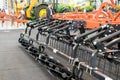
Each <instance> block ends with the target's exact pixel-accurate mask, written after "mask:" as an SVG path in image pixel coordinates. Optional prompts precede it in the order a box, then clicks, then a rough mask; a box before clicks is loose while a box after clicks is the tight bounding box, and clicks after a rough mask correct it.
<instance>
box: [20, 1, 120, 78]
mask: <svg viewBox="0 0 120 80" xmlns="http://www.w3.org/2000/svg"><path fill="white" fill-rule="evenodd" d="M106 5H107V6H108V5H110V6H111V5H112V6H113V7H114V8H117V7H116V6H115V5H114V4H110V3H107V2H105V3H103V4H102V6H101V7H100V8H99V10H98V11H95V12H91V13H86V14H85V13H81V12H70V13H64V14H55V15H53V18H52V19H46V18H43V19H37V20H34V21H32V22H28V23H27V27H26V29H25V32H24V33H21V34H20V38H19V40H18V41H19V43H20V44H21V45H22V46H23V48H24V50H26V51H28V52H27V53H28V54H29V55H31V56H32V57H34V58H35V60H36V61H38V63H40V64H42V65H43V66H44V67H45V68H46V69H47V70H48V71H49V72H51V73H52V74H53V75H54V76H55V77H57V79H58V80H120V54H119V52H120V36H119V35H120V28H119V25H120V22H119V21H120V19H119V15H120V12H114V14H111V13H112V12H113V11H112V10H111V12H110V11H109V9H108V11H106V12H105V11H104V9H103V7H104V8H105V7H106ZM110 15H112V16H111V17H110Z"/></svg>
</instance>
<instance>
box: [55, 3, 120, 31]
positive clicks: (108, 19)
mask: <svg viewBox="0 0 120 80" xmlns="http://www.w3.org/2000/svg"><path fill="white" fill-rule="evenodd" d="M110 7H112V8H117V9H118V8H120V7H119V6H117V5H115V4H114V3H113V2H111V3H108V2H104V3H102V4H101V6H100V8H99V9H98V10H96V11H93V12H88V13H84V12H69V13H63V14H55V15H53V18H57V19H62V20H84V21H86V23H87V25H86V28H88V29H93V28H96V27H99V26H100V25H104V24H108V23H110V24H120V18H119V15H120V12H118V13H116V12H113V11H112V10H109V9H108V8H110ZM105 10H106V11H105Z"/></svg>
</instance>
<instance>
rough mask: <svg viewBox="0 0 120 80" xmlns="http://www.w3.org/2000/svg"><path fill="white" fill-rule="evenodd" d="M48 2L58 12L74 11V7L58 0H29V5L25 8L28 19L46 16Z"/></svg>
mask: <svg viewBox="0 0 120 80" xmlns="http://www.w3.org/2000/svg"><path fill="white" fill-rule="evenodd" d="M48 3H52V4H53V9H54V11H55V12H56V13H63V12H69V11H73V10H74V9H73V7H71V6H69V5H67V4H63V3H59V2H58V0H31V1H30V0H29V5H28V6H27V7H25V8H24V11H25V15H26V18H27V19H37V18H44V17H46V8H47V6H48Z"/></svg>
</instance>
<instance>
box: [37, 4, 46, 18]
mask: <svg viewBox="0 0 120 80" xmlns="http://www.w3.org/2000/svg"><path fill="white" fill-rule="evenodd" d="M41 9H47V5H39V6H37V7H36V11H35V17H36V19H38V18H40V16H39V12H40V10H41Z"/></svg>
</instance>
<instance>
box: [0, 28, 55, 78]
mask: <svg viewBox="0 0 120 80" xmlns="http://www.w3.org/2000/svg"><path fill="white" fill-rule="evenodd" d="M22 31H23V30H17V31H10V32H0V80H55V79H54V78H53V76H51V75H50V74H49V73H48V71H46V69H45V68H43V67H42V66H41V65H39V64H38V63H37V62H35V61H34V59H33V58H32V57H31V56H30V55H28V54H26V52H25V51H24V50H22V48H21V46H20V44H19V43H18V41H17V40H18V38H19V33H20V32H22Z"/></svg>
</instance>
